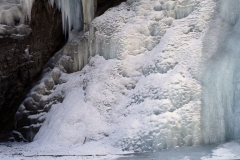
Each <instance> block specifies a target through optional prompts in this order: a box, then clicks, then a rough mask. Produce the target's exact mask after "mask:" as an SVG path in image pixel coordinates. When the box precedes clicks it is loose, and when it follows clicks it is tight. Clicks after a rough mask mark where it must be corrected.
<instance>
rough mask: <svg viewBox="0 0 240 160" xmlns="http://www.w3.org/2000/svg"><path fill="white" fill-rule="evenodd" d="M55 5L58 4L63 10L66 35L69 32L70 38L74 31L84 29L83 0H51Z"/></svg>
mask: <svg viewBox="0 0 240 160" xmlns="http://www.w3.org/2000/svg"><path fill="white" fill-rule="evenodd" d="M49 3H50V4H51V5H52V6H53V5H54V3H55V4H56V5H57V7H58V8H59V10H61V11H62V21H63V31H64V33H65V35H67V34H68V33H69V39H70V40H71V39H72V38H73V37H72V36H73V35H72V34H74V32H76V31H79V30H81V29H83V12H82V0H49Z"/></svg>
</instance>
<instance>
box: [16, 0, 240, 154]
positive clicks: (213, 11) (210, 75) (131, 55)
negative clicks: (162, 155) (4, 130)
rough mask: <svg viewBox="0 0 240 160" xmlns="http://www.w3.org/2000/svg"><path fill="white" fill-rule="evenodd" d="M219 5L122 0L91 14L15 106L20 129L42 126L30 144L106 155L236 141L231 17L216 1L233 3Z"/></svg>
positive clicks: (204, 1) (202, 0)
mask: <svg viewBox="0 0 240 160" xmlns="http://www.w3.org/2000/svg"><path fill="white" fill-rule="evenodd" d="M228 2H229V4H228V3H227V2H226V1H212V0H198V1H197V0H196V1H191V0H176V1H168V0H160V1H152V0H137V1H136V0H128V1H127V2H126V3H122V4H121V5H119V6H118V7H115V8H111V9H109V10H108V11H107V12H106V13H105V14H104V15H102V16H100V17H98V18H96V19H95V20H94V21H93V22H92V24H91V26H90V31H89V32H87V33H85V34H84V36H82V37H81V36H79V37H77V38H75V39H74V41H72V42H71V43H69V44H68V45H67V46H66V47H65V48H64V49H63V54H62V55H63V56H60V55H56V57H53V60H52V61H53V62H54V63H52V65H50V66H52V68H54V69H53V71H52V72H51V71H50V72H48V76H45V77H44V78H43V79H42V80H41V81H40V82H39V85H36V86H35V88H34V89H33V90H32V91H31V92H30V94H29V96H28V98H27V99H26V101H25V102H24V103H23V104H22V106H21V107H20V109H19V111H18V114H17V115H16V116H17V117H16V118H19V119H21V116H22V113H23V114H25V115H27V116H29V117H27V116H26V117H27V118H29V119H30V120H33V123H32V126H25V127H26V128H28V127H32V128H33V129H36V128H37V129H39V126H40V125H42V127H41V128H40V131H39V132H38V134H37V135H36V137H35V139H34V142H33V143H31V144H30V146H32V147H34V146H38V149H42V150H49V151H50V150H51V149H54V150H58V151H59V152H60V150H62V149H63V148H68V147H70V146H71V147H73V148H74V149H72V150H71V151H69V152H71V153H76V152H79V150H81V152H82V153H85V154H93V153H95V154H99V153H106V154H108V153H121V152H122V151H135V152H146V151H160V150H162V149H167V148H173V147H178V146H190V145H198V144H209V143H214V142H219V141H224V140H226V139H230V138H234V139H235V138H238V136H239V134H238V133H239V128H240V127H239V115H238V111H239V106H238V100H237V99H238V97H237V95H238V94H239V93H238V83H235V82H237V80H238V68H237V65H236V64H238V63H237V62H238V57H237V56H236V53H238V48H237V47H234V46H237V45H236V43H238V40H237V41H236V42H235V39H236V37H238V33H239V32H238V25H239V24H238V23H237V22H238V20H236V19H235V18H234V17H235V16H234V15H235V14H231V12H232V9H230V10H228V9H224V8H226V7H227V8H228V7H230V6H234V7H235V5H234V4H238V3H237V2H239V1H234V2H236V3H234V4H232V1H228ZM230 8H231V7H230ZM228 11H229V12H230V13H229V12H228ZM233 11H235V10H233ZM227 15H230V17H229V16H227ZM231 16H233V20H229V19H228V18H232V17H231ZM235 24H236V26H235V27H234V25H235ZM229 35H230V36H229ZM232 41H234V42H232ZM232 45H233V46H232ZM220 46H221V47H223V48H221V47H220ZM231 46H232V47H231ZM81 48H84V49H83V50H81ZM86 48H89V50H86ZM225 51H226V54H225ZM231 55H235V56H231ZM91 56H92V58H91V60H90V61H89V63H88V64H87V62H88V58H89V57H91ZM58 57H61V58H60V61H57V59H58ZM55 62H56V63H55ZM232 62H233V63H232ZM50 63H51V61H50ZM85 64H87V65H86V66H85V67H84V68H83V69H82V70H81V71H79V72H75V73H71V72H73V71H77V70H80V69H81V68H82V67H83V66H84V65H85ZM56 71H57V74H56V75H57V76H58V77H57V78H56V79H55V80H54V78H52V74H53V75H55V72H56ZM233 72H234V73H235V74H233ZM233 75H236V77H234V78H233ZM55 81H56V82H55ZM233 82H234V83H233ZM233 88H234V89H233ZM233 93H234V94H233ZM234 96H235V99H236V100H234V101H233V99H234ZM56 97H57V98H56ZM59 97H60V100H62V101H55V100H58V98H59ZM59 102H62V103H59ZM29 104H30V105H29ZM233 104H235V105H233ZM39 106H40V108H39ZM28 107H36V110H38V113H41V112H44V118H40V119H39V117H41V116H42V114H38V115H35V116H32V115H28V114H29V113H30V112H29V109H28ZM41 107H43V108H45V107H46V108H47V109H46V111H44V110H43V111H41ZM50 108H51V109H50ZM49 109H50V111H49V112H48V113H47V111H48V110H49ZM46 113H47V114H46ZM44 120H45V121H44ZM30 133H31V132H30ZM30 136H31V134H30ZM89 148H95V150H94V151H93V150H89Z"/></svg>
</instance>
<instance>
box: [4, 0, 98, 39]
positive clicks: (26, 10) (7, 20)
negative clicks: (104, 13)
mask: <svg viewBox="0 0 240 160" xmlns="http://www.w3.org/2000/svg"><path fill="white" fill-rule="evenodd" d="M33 3H34V0H1V1H0V4H1V5H0V24H6V25H9V26H13V25H17V24H15V21H19V23H20V24H23V23H24V22H25V21H26V20H29V21H31V10H32V6H33ZM49 3H50V4H51V5H52V6H53V5H56V6H57V7H58V9H59V10H61V12H62V22H63V32H64V33H65V35H66V36H69V40H71V39H72V38H73V37H74V35H76V34H77V32H78V31H80V30H82V29H83V27H84V26H83V22H84V23H85V25H86V26H85V31H86V30H88V26H89V23H90V22H91V21H92V19H93V17H94V3H95V1H94V0H49ZM83 6H84V8H83ZM92 6H93V7H92ZM84 16H85V17H84Z"/></svg>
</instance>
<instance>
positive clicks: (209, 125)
mask: <svg viewBox="0 0 240 160" xmlns="http://www.w3.org/2000/svg"><path fill="white" fill-rule="evenodd" d="M220 14H221V17H222V19H223V20H224V21H225V22H228V24H229V25H228V26H226V27H225V28H228V29H227V30H229V32H223V30H222V29H220V30H219V32H221V34H220V35H221V38H220V39H219V41H218V43H219V44H221V45H219V48H218V49H217V50H216V53H215V54H214V55H213V56H212V58H210V60H209V61H208V65H207V69H206V70H205V72H204V73H203V107H202V133H203V139H204V143H205V144H208V143H216V142H219V141H224V140H231V139H239V138H240V65H239V64H240V47H239V43H240V38H239V37H240V20H239V16H240V1H239V0H231V1H225V0H222V1H221V2H220ZM215 26H216V25H215ZM215 28H218V27H215ZM216 30H217V29H216ZM227 30H225V31H227ZM223 33H225V35H224V34H223ZM215 35H216V34H215V33H213V34H212V35H210V36H213V37H214V36H215ZM211 43H213V42H211ZM215 46H216V45H215ZM210 48H211V47H210ZM208 50H210V49H209V48H208Z"/></svg>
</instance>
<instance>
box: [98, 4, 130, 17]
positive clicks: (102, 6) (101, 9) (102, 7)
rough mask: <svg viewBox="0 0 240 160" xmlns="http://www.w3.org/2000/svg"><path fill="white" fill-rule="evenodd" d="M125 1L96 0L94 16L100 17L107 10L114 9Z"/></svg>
mask: <svg viewBox="0 0 240 160" xmlns="http://www.w3.org/2000/svg"><path fill="white" fill-rule="evenodd" d="M126 1H127V0H97V11H96V13H95V16H100V15H102V14H103V13H104V12H105V11H106V10H108V9H109V8H111V7H115V6H117V5H119V4H120V3H122V2H126Z"/></svg>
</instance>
